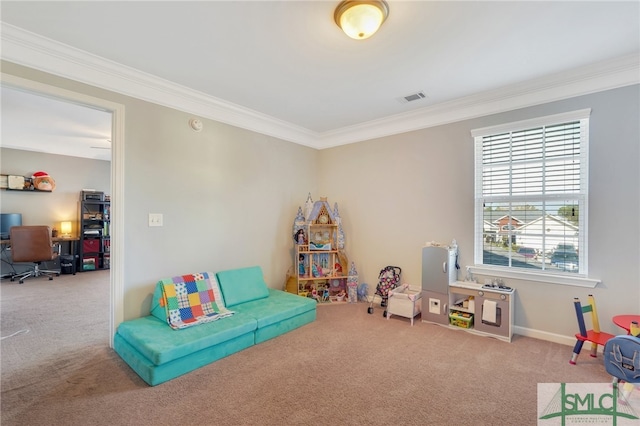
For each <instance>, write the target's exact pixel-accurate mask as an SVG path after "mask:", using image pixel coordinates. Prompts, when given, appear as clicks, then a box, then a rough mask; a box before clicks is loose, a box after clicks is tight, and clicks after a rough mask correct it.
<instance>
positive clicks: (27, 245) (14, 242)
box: [9, 226, 60, 284]
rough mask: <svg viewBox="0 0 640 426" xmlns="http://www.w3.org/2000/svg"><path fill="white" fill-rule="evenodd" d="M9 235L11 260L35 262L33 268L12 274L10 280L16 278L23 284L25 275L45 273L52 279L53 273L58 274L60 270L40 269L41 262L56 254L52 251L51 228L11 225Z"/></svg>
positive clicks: (36, 275)
mask: <svg viewBox="0 0 640 426" xmlns="http://www.w3.org/2000/svg"><path fill="white" fill-rule="evenodd" d="M9 235H10V241H11V258H12V261H13V262H30V263H33V264H35V265H34V268H33V270H31V271H27V272H23V273H21V274H17V275H14V276H12V277H11V281H15V280H16V278H17V279H18V280H19V283H20V284H23V283H24V279H25V278H27V277H39V276H40V275H46V276H47V277H49V280H52V279H53V276H54V275H55V276H59V275H60V271H50V270H42V269H40V265H41V264H42V262H47V261H51V260H54V259H55V258H56V257H57V256H58V254H57V253H56V252H54V251H53V242H52V241H51V229H50V228H49V227H48V226H13V227H11V229H10V230H9Z"/></svg>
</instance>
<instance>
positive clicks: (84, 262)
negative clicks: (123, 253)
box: [77, 191, 111, 272]
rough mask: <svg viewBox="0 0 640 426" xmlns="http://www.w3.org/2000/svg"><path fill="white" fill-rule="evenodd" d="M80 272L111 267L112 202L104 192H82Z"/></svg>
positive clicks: (79, 225)
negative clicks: (106, 197) (106, 198)
mask: <svg viewBox="0 0 640 426" xmlns="http://www.w3.org/2000/svg"><path fill="white" fill-rule="evenodd" d="M79 206H80V208H79V210H80V211H79V214H78V218H79V224H78V232H79V234H80V241H79V250H78V262H79V265H78V268H77V269H78V271H81V272H86V271H97V270H101V269H109V267H110V266H111V238H110V227H111V220H110V217H111V202H110V201H108V200H105V195H104V193H103V192H98V191H81V192H80V203H79Z"/></svg>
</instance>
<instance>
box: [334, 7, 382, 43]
mask: <svg viewBox="0 0 640 426" xmlns="http://www.w3.org/2000/svg"><path fill="white" fill-rule="evenodd" d="M387 16H389V6H388V5H387V2H386V1H384V0H378V1H351V0H345V1H343V2H341V3H340V4H339V5H338V7H336V11H335V13H334V14H333V19H334V20H335V21H336V24H338V26H339V27H340V28H342V31H344V33H345V34H346V35H348V36H349V37H351V38H354V39H356V40H364V39H366V38H369V37H371V36H372V35H374V34H375V33H376V31H378V28H380V25H382V23H383V22H384V21H385V19H387Z"/></svg>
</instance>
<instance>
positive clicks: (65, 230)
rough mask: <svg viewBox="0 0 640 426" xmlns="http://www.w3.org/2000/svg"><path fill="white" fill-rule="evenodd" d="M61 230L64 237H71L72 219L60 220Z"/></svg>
mask: <svg viewBox="0 0 640 426" xmlns="http://www.w3.org/2000/svg"><path fill="white" fill-rule="evenodd" d="M60 232H61V233H62V237H64V238H69V237H71V222H70V221H64V222H60Z"/></svg>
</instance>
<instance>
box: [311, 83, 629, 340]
mask: <svg viewBox="0 0 640 426" xmlns="http://www.w3.org/2000/svg"><path fill="white" fill-rule="evenodd" d="M639 94H640V86H632V87H627V88H622V89H616V90H610V91H606V92H601V93H596V94H593V95H588V96H581V97H577V98H573V99H568V100H564V101H559V102H554V103H549V104H545V105H540V106H537V107H532V108H525V109H521V110H518V111H512V112H509V113H504V114H497V115H493V116H487V117H482V118H478V119H474V120H467V121H463V122H458V123H453V124H449V125H445V126H439V127H434V128H429V129H425V130H421V131H415V132H409V133H405V134H400V135H395V136H391V137H385V138H380V139H376V140H372V141H367V142H363V143H359V144H352V145H347V146H342V147H337V148H333V149H329V150H323V151H320V152H319V155H320V169H321V170H323V171H325V173H322V174H321V177H320V190H321V191H323V192H327V193H330V194H332V196H333V197H335V198H338V199H340V200H344V201H342V204H341V206H340V213H341V215H342V217H343V221H344V223H345V226H344V229H345V233H346V235H347V244H348V247H349V252H350V254H351V256H352V258H353V259H354V260H355V261H356V264H357V266H358V272H359V273H360V278H361V281H362V280H364V281H365V282H367V283H369V284H370V287H371V288H375V285H376V284H377V281H378V280H377V278H378V273H379V271H380V269H381V268H382V267H384V266H386V265H396V266H400V267H401V268H402V270H403V281H405V282H408V283H410V284H415V285H420V283H421V264H420V263H421V247H422V246H423V245H424V243H425V242H426V241H438V242H441V243H445V244H447V243H449V242H450V241H451V240H452V239H454V238H455V239H456V240H457V242H458V244H459V246H460V265H461V267H462V270H461V272H460V273H459V275H458V276H459V279H464V277H465V271H464V266H465V265H472V264H473V260H474V253H473V244H474V238H473V235H474V234H473V233H474V229H473V214H474V211H473V209H474V202H473V197H474V192H473V191H474V146H473V138H472V137H471V133H470V132H471V130H472V129H475V128H481V127H486V126H491V125H495V124H500V123H509V122H513V121H519V120H524V119H528V118H535V117H542V116H546V115H550V114H556V113H561V112H567V111H574V110H578V109H583V108H591V109H592V112H591V120H590V165H589V172H590V191H589V233H588V244H589V275H590V277H592V278H597V279H601V280H602V283H601V284H599V285H598V286H597V287H596V288H595V289H588V288H580V287H573V286H566V285H558V284H546V283H541V282H534V281H519V280H505V281H506V283H507V284H508V285H510V286H512V287H514V288H516V290H517V296H516V302H515V324H516V327H517V328H516V330H517V331H518V332H519V333H522V334H529V335H534V336H536V337H541V338H547V339H551V340H564V341H565V342H571V341H572V338H571V337H567V336H573V334H574V333H575V332H576V327H577V326H576V318H575V311H574V309H573V304H572V301H573V298H574V297H580V298H583V299H586V296H587V295H588V294H589V293H593V294H594V295H595V297H596V301H597V305H598V311H599V314H600V318H601V320H600V321H601V326H602V328H603V329H605V330H606V331H609V332H612V333H618V332H620V330H619V329H618V328H617V327H615V326H614V325H613V324H612V322H611V320H610V318H611V317H612V316H613V315H615V314H620V313H625V312H626V313H638V312H640V285H638V283H640V266H639V263H640V262H638V260H639V259H640V228H639V222H638V218H639V217H640V197H639V191H638V184H639V183H640V174H639V172H638V167H637V162H638V159H640V133H639V128H638V121H637V117H638V116H640V110H639V105H640V96H639ZM327 171H331V172H330V173H328V172H327ZM617 224H621V225H623V226H617ZM478 278H480V280H481V282H482V281H483V279H484V278H485V277H481V276H478ZM561 336H565V337H566V338H564V339H563V338H562V337H561Z"/></svg>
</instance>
